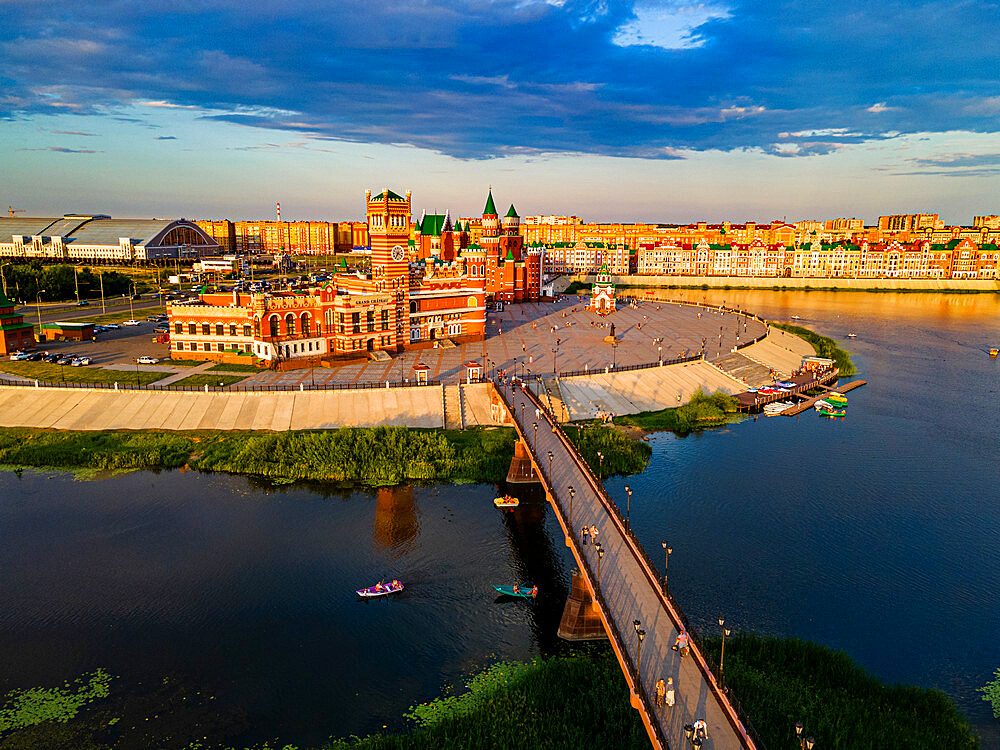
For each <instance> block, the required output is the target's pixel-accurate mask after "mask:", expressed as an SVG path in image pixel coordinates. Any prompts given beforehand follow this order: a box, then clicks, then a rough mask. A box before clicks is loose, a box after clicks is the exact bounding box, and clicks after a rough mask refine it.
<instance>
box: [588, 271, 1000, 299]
mask: <svg viewBox="0 0 1000 750" xmlns="http://www.w3.org/2000/svg"><path fill="white" fill-rule="evenodd" d="M572 279H573V280H575V281H580V282H584V283H587V284H592V283H594V281H595V280H596V277H595V276H589V275H588V276H584V275H578V276H573V277H572ZM611 280H612V281H613V282H614V283H615V284H617V285H619V287H629V286H631V287H651V288H652V289H653V291H654V292H655V291H656V290H657V288H658V289H659V291H660V292H661V296H659V297H657V298H658V299H666V298H669V296H670V294H669V292H670V289H669V287H674V288H678V287H684V288H688V287H691V288H697V289H700V288H702V287H705V286H707V287H709V288H712V289H721V288H724V287H728V288H730V289H775V288H780V289H786V290H791V291H805V290H809V289H812V290H819V289H825V290H831V289H832V290H838V291H854V292H868V291H873V290H874V291H881V292H917V291H919V292H1000V280H998V279H830V278H788V279H786V278H775V277H767V278H750V277H747V276H638V275H629V276H612V277H611ZM618 293H619V295H625V296H628V295H629V294H631V293H632V290H630V289H627V288H621V289H619V292H618ZM643 294H645V292H643ZM663 294H665V295H666V296H665V297H664V296H662V295H663Z"/></svg>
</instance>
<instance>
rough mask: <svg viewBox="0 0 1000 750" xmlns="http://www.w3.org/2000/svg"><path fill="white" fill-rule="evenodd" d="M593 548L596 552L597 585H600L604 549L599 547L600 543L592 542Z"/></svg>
mask: <svg viewBox="0 0 1000 750" xmlns="http://www.w3.org/2000/svg"><path fill="white" fill-rule="evenodd" d="M594 548H595V549H596V550H597V585H598V586H600V585H601V560H603V559H604V547H602V546H601V543H600V542H594Z"/></svg>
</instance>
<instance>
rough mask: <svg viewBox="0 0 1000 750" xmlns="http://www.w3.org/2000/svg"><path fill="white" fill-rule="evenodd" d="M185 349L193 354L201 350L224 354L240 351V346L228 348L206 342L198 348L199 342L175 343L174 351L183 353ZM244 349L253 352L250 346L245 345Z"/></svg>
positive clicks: (224, 345)
mask: <svg viewBox="0 0 1000 750" xmlns="http://www.w3.org/2000/svg"><path fill="white" fill-rule="evenodd" d="M185 348H187V350H188V351H192V352H196V351H199V350H200V351H203V352H211V351H216V352H223V351H225V350H226V349H240V347H239V346H227V345H226V344H210V343H209V342H207V341H206V342H204V343H203V344H202V345H201V347H199V346H198V342H197V341H192V342H191V343H189V344H185V343H184V342H183V341H175V342H174V351H178V352H182V351H184V350H185ZM242 349H243V351H245V352H249V351H251V348H250V344H243V345H242Z"/></svg>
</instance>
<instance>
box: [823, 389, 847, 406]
mask: <svg viewBox="0 0 1000 750" xmlns="http://www.w3.org/2000/svg"><path fill="white" fill-rule="evenodd" d="M823 398H824V399H825V400H827V401H829V402H830V403H831V404H836V405H837V406H843V407H846V406H847V396H845V395H844V394H843V393H837V392H836V391H830V392H829V393H828V394H826V395H825V396H824V397H823Z"/></svg>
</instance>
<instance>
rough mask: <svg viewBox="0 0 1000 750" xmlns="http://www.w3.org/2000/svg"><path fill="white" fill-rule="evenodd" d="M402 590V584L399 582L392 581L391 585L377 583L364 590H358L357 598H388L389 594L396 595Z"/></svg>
mask: <svg viewBox="0 0 1000 750" xmlns="http://www.w3.org/2000/svg"><path fill="white" fill-rule="evenodd" d="M402 590H403V584H402V583H400V582H399V581H393V582H392V583H382V582H379V583H376V584H375V585H374V586H369V587H368V588H366V589H358V596H363V597H365V598H371V597H373V596H388V595H389V594H398V593H399V592H400V591H402Z"/></svg>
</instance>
